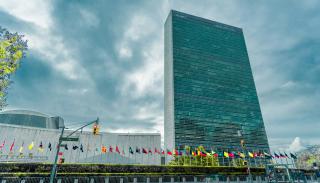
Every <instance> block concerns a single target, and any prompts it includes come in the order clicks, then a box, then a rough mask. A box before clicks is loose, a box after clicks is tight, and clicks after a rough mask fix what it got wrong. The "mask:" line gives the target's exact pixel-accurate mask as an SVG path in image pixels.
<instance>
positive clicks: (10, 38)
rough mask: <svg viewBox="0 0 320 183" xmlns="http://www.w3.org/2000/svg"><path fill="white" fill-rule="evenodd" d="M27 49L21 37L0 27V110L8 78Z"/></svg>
mask: <svg viewBox="0 0 320 183" xmlns="http://www.w3.org/2000/svg"><path fill="white" fill-rule="evenodd" d="M27 48H28V46H27V41H26V40H23V35H19V34H18V33H10V32H9V31H7V30H6V29H2V28H1V27H0V110H1V109H2V108H3V107H4V106H6V94H7V89H8V87H9V85H10V83H11V80H10V76H11V75H12V74H13V73H14V72H15V71H16V70H17V69H18V67H19V64H20V61H21V59H22V58H23V57H24V56H25V54H26V50H27Z"/></svg>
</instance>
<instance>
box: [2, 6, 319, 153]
mask: <svg viewBox="0 0 320 183" xmlns="http://www.w3.org/2000/svg"><path fill="white" fill-rule="evenodd" d="M319 8H320V3H319V1H317V0H306V1H300V0H295V1H289V0H288V1H285V0H284V1H277V0H271V1H270V0H269V1H262V0H260V1H252V0H248V1H232V0H230V1H218V0H216V1H215V0H209V1H205V0H203V1H201V3H200V2H199V1H197V0H194V1H192V0H183V1H182V0H181V1H179V0H177V1H165V0H164V1H158V0H144V1H139V0H135V1H132V0H126V1H125V0H114V1H107V0H96V1H89V0H87V1H79V0H70V1H63V0H60V1H59V0H57V1H55V0H47V1H43V0H28V1H23V0H10V1H9V0H0V26H2V27H5V28H7V29H9V30H10V31H12V32H19V33H21V34H24V35H26V38H27V39H28V40H29V48H30V49H29V52H28V56H27V58H26V59H24V60H23V63H22V64H21V68H20V69H19V70H18V71H17V73H16V74H15V75H14V76H13V77H12V79H13V81H14V84H13V85H11V88H10V90H9V95H8V103H9V106H8V107H7V109H31V110H35V111H40V112H43V113H48V114H51V115H60V116H62V117H63V118H64V119H65V121H67V124H70V125H71V124H74V123H78V122H84V121H88V120H92V119H95V118H96V117H97V116H99V117H100V119H101V121H102V127H103V128H104V130H106V131H109V132H161V133H163V95H164V91H163V25H164V21H165V18H166V16H167V15H168V13H169V11H170V9H176V10H178V11H183V12H186V13H190V14H194V15H197V16H201V17H205V18H209V19H212V20H215V21H218V22H222V23H226V24H231V25H234V26H237V27H241V28H243V31H244V34H245V38H246V43H247V47H248V52H249V56H250V61H251V65H252V69H253V75H254V79H255V82H256V87H257V91H258V96H259V99H260V103H261V109H262V113H263V117H264V121H265V126H266V130H267V134H268V137H269V142H270V145H271V147H272V148H273V150H277V149H278V148H282V149H288V148H289V149H290V150H295V149H297V148H300V146H301V145H302V146H305V145H308V144H315V143H319V141H320V140H319V139H320V130H319V129H320V103H319V101H320V55H319V51H320V33H319V30H320V13H319ZM71 127H72V126H71Z"/></svg>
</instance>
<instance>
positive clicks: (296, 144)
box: [288, 137, 305, 152]
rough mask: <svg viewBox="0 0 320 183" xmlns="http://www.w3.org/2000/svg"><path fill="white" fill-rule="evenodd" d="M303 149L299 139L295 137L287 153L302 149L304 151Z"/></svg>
mask: <svg viewBox="0 0 320 183" xmlns="http://www.w3.org/2000/svg"><path fill="white" fill-rule="evenodd" d="M304 148H305V147H304V146H303V144H302V142H301V140H300V137H296V138H295V139H294V140H293V141H292V143H291V144H290V145H289V148H288V151H289V152H297V151H300V150H302V149H304Z"/></svg>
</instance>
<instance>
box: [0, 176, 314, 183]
mask: <svg viewBox="0 0 320 183" xmlns="http://www.w3.org/2000/svg"><path fill="white" fill-rule="evenodd" d="M47 182H49V177H22V178H17V177H2V178H1V177H0V183H47ZM67 182H68V183H156V182H157V183H198V182H203V183H247V182H248V183H249V182H251V183H267V182H277V183H282V182H289V181H288V180H287V179H286V177H284V176H283V177H280V178H279V179H277V180H270V179H268V177H264V176H253V180H252V181H250V180H249V177H247V176H222V175H212V176H210V177H206V176H187V175H186V176H170V175H167V176H166V175H164V176H160V177H158V176H95V177H81V176H80V177H57V178H56V179H55V183H67ZM292 182H294V183H320V179H319V178H318V179H317V178H316V177H315V176H311V175H308V176H304V177H296V178H295V179H294V180H293V181H292Z"/></svg>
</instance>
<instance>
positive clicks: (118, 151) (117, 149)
mask: <svg viewBox="0 0 320 183" xmlns="http://www.w3.org/2000/svg"><path fill="white" fill-rule="evenodd" d="M116 152H117V153H119V154H120V150H119V147H118V146H116Z"/></svg>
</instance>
